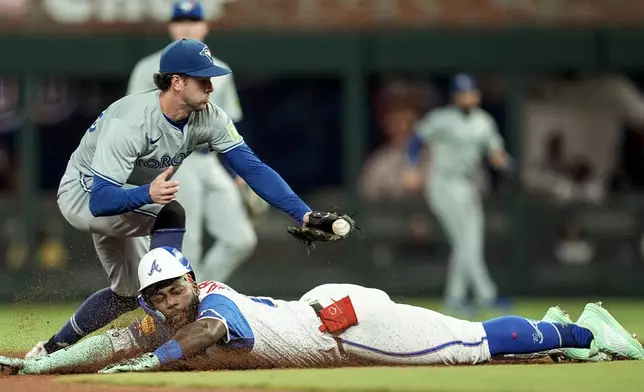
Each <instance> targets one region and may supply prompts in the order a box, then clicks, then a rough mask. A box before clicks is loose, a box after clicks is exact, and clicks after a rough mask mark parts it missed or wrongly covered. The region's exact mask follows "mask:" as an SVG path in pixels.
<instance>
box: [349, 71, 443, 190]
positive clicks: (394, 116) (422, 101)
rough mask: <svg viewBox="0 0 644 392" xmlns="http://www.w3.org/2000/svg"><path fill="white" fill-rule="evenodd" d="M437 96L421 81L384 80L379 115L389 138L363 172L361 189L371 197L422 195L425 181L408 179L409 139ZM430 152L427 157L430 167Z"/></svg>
mask: <svg viewBox="0 0 644 392" xmlns="http://www.w3.org/2000/svg"><path fill="white" fill-rule="evenodd" d="M435 98H436V96H435V94H433V91H432V90H430V87H429V86H427V85H424V84H420V83H413V82H406V81H401V80H395V81H393V82H388V83H385V84H384V87H383V88H382V89H381V90H380V91H379V92H378V94H377V96H376V104H375V111H376V117H377V119H378V123H379V126H380V129H381V131H382V133H383V134H384V136H385V142H384V144H383V145H382V146H380V147H379V148H377V149H376V150H375V151H374V152H373V153H371V154H370V156H369V157H368V158H367V162H366V163H365V165H364V167H363V171H362V175H361V181H360V191H361V193H362V195H363V196H364V197H365V198H366V199H368V200H370V201H382V200H403V199H406V198H408V197H411V196H418V195H420V190H421V189H422V185H423V184H422V183H421V182H420V181H416V182H414V183H406V182H405V180H404V177H403V175H402V174H403V172H404V171H405V168H406V167H407V160H406V154H407V143H408V140H409V136H410V135H411V134H412V131H413V128H414V125H415V123H416V121H417V120H418V119H419V117H420V115H421V114H422V113H424V112H425V111H426V110H427V109H429V106H430V105H431V106H435V104H436V99H435ZM428 158H429V154H425V156H424V157H423V162H424V164H423V168H424V169H426V168H427V163H428ZM423 178H424V177H423Z"/></svg>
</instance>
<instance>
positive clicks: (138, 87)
mask: <svg viewBox="0 0 644 392" xmlns="http://www.w3.org/2000/svg"><path fill="white" fill-rule="evenodd" d="M208 31H209V26H208V22H207V21H206V20H205V15H204V9H203V6H202V4H201V3H200V2H199V1H189V0H184V1H177V2H175V3H174V6H173V10H172V18H171V20H170V21H169V23H168V32H169V33H170V36H171V37H172V40H177V39H181V38H190V39H197V40H199V41H203V40H204V38H205V37H206V35H207V34H208ZM160 59H161V51H158V52H156V53H154V54H151V55H149V56H147V57H145V58H143V59H142V60H141V61H139V62H138V63H137V64H136V66H135V67H134V70H133V71H132V74H131V76H130V80H129V84H128V89H127V93H128V94H133V93H137V92H141V91H145V90H149V89H154V88H155V86H154V81H153V80H152V75H153V74H154V73H155V72H157V71H158V70H159V60H160ZM213 61H214V63H215V64H217V65H219V66H222V67H224V68H228V69H230V67H228V65H227V64H226V63H224V62H223V61H221V60H219V59H217V58H215V57H213ZM212 82H213V88H214V91H213V93H212V94H211V96H210V101H211V102H212V103H213V104H215V105H217V106H219V107H220V108H222V109H223V110H224V111H225V112H226V113H227V114H228V115H229V116H230V118H231V119H232V121H233V122H234V123H237V122H239V121H240V120H241V119H242V111H241V107H240V105H239V97H238V96H237V90H236V88H235V82H234V79H233V76H232V74H228V75H226V76H224V77H221V78H219V79H218V80H215V79H213V81H212ZM182 166H183V170H180V171H179V172H177V173H176V174H175V176H174V178H175V179H176V180H177V181H179V182H180V183H181V190H180V191H179V192H178V193H177V200H178V201H179V203H181V205H182V206H184V209H185V211H186V235H185V237H184V242H183V243H184V248H183V249H184V253H185V254H186V256H187V257H188V259H189V260H192V261H193V263H194V268H195V270H197V271H198V274H199V275H200V276H202V277H204V279H214V280H218V281H222V282H225V281H228V278H229V277H230V275H231V274H232V273H233V271H234V270H235V268H236V267H237V266H238V265H239V264H240V263H242V262H243V261H244V260H246V259H247V258H248V257H249V256H250V255H251V254H252V253H253V251H254V250H255V246H256V244H257V236H256V235H255V231H254V228H253V225H252V223H251V221H250V219H249V216H248V214H247V212H246V210H245V206H244V200H243V199H242V193H240V190H242V189H243V190H244V194H246V195H248V197H254V198H255V199H259V198H258V197H257V196H256V195H255V194H254V193H253V192H252V190H249V189H244V188H247V185H246V184H245V183H244V181H243V180H242V179H241V178H240V177H239V176H237V175H235V174H234V173H233V175H234V177H235V180H233V179H232V177H231V175H230V174H229V172H228V171H227V168H225V167H224V165H223V164H222V163H221V162H220V161H219V159H218V158H217V157H216V156H214V155H213V154H210V153H209V151H208V150H207V149H202V150H198V151H195V153H194V154H192V155H190V156H189V157H188V158H187V159H186V160H185V161H184V162H183V164H182ZM238 187H240V188H242V189H238ZM254 204H255V205H258V206H259V207H260V208H259V210H258V212H263V211H266V210H267V208H268V204H266V203H265V202H263V201H260V200H257V203H254ZM204 227H205V229H206V231H207V232H208V233H209V234H210V235H211V236H212V237H214V238H215V239H216V242H215V244H214V245H213V246H212V247H211V248H210V249H208V250H207V251H206V252H204V251H203V233H204V230H203V228H204Z"/></svg>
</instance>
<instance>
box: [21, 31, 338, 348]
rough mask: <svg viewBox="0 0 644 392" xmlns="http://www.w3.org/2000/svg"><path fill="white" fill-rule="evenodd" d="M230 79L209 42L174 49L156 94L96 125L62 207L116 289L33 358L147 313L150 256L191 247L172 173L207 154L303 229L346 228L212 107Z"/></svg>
mask: <svg viewBox="0 0 644 392" xmlns="http://www.w3.org/2000/svg"><path fill="white" fill-rule="evenodd" d="M229 73H230V70H228V69H226V68H223V67H220V66H218V65H217V64H215V62H214V61H213V60H212V57H211V54H210V49H209V48H208V47H207V46H206V45H205V44H204V43H202V42H200V41H197V40H191V39H181V40H177V41H174V42H173V43H171V44H170V45H168V46H167V47H166V48H165V49H164V51H163V53H162V54H161V60H160V65H159V71H158V72H157V73H155V74H154V75H150V77H153V78H154V82H155V85H156V89H154V90H148V91H145V92H142V93H137V94H133V95H128V96H126V97H124V98H121V99H119V100H118V101H116V102H114V103H112V104H111V105H110V106H109V107H108V108H107V109H106V110H105V111H103V113H101V114H100V115H99V116H98V119H97V120H96V121H95V122H94V123H93V124H92V125H91V126H90V127H89V129H88V130H87V132H86V133H85V135H84V136H83V138H82V139H81V141H80V144H79V146H78V148H77V149H76V150H75V151H74V153H73V154H72V156H71V158H70V160H69V163H68V165H67V169H66V171H65V174H64V175H63V178H62V179H61V182H60V186H59V189H58V194H57V197H58V206H59V208H60V211H61V212H62V214H63V216H64V217H65V219H66V220H67V221H68V222H69V223H70V224H71V225H72V226H74V227H75V228H77V229H79V230H82V231H87V232H90V233H92V238H93V240H94V245H95V248H96V252H97V254H98V257H99V259H100V261H101V264H102V265H103V268H104V269H105V272H106V273H107V275H108V278H109V281H110V284H111V285H110V287H108V288H105V289H102V290H100V291H98V292H96V293H94V294H92V295H91V296H90V297H89V298H88V299H87V300H86V301H85V302H84V303H83V304H82V305H81V306H80V307H79V308H78V310H77V311H76V312H75V313H74V314H73V315H72V317H71V318H70V319H69V321H68V322H67V323H66V324H65V325H64V326H63V327H62V328H61V329H60V330H59V331H58V332H57V333H56V334H55V335H54V336H52V337H51V339H49V341H47V342H40V343H38V344H37V345H36V346H35V347H34V348H33V349H32V350H31V351H30V352H29V353H28V354H27V355H28V356H30V357H33V356H39V355H43V354H47V353H52V352H54V351H57V350H60V349H61V348H63V347H65V346H67V345H70V344H73V343H75V342H77V341H78V340H80V339H81V338H82V337H83V336H85V335H87V334H89V333H91V332H93V331H95V330H97V329H99V328H101V327H102V326H104V325H106V324H108V323H109V322H111V321H113V320H115V319H116V318H117V317H119V316H120V315H122V314H123V313H125V312H127V311H129V310H133V309H135V308H137V307H138V303H137V300H136V297H137V292H138V288H139V280H138V276H137V266H138V263H139V260H140V259H141V257H142V256H143V255H144V254H146V252H147V251H148V250H149V249H154V248H158V247H162V246H173V247H174V248H176V249H181V248H182V244H183V234H184V232H185V212H184V209H183V207H182V206H181V204H180V203H179V202H177V201H176V194H177V192H178V190H179V182H178V181H176V180H174V179H172V175H173V173H174V171H175V170H177V168H178V167H179V166H180V165H181V163H182V162H183V160H184V159H185V158H186V157H188V156H189V155H190V154H192V153H193V152H194V151H195V150H197V149H198V148H202V147H205V146H207V147H208V148H209V149H212V150H214V151H217V152H218V153H220V154H221V155H222V157H223V158H224V159H226V161H227V163H228V164H229V165H230V167H231V168H232V169H233V170H234V171H235V172H236V173H237V174H238V175H240V176H241V177H242V178H243V179H244V181H246V182H247V183H248V184H249V186H250V187H251V188H252V189H253V191H255V192H256V193H257V194H258V195H259V196H260V197H261V198H262V199H264V200H266V201H267V202H268V203H270V204H271V205H273V206H275V207H276V208H279V209H280V210H282V211H284V212H285V213H287V214H289V215H290V216H291V217H292V218H293V219H295V220H296V221H297V222H298V223H299V224H300V225H303V224H305V225H307V226H308V227H311V228H313V229H320V230H324V228H325V227H326V226H332V225H333V224H334V223H335V222H336V221H337V220H336V219H335V218H333V219H334V220H333V222H329V221H328V220H326V221H325V219H324V218H328V217H329V216H335V215H334V214H331V213H321V212H316V211H311V209H310V208H309V207H308V206H307V205H306V204H305V203H304V202H303V201H302V200H301V199H300V198H299V197H298V196H297V195H296V194H295V193H294V192H293V191H292V190H291V188H290V187H289V186H288V184H287V183H286V182H285V181H284V180H283V179H282V178H281V177H280V176H279V174H277V173H276V172H275V171H274V170H273V169H271V168H270V167H268V166H267V165H266V164H265V163H263V162H262V161H260V160H259V158H257V156H256V155H255V154H254V153H253V151H252V150H251V149H250V147H248V145H246V143H245V142H244V139H243V138H242V136H241V135H239V133H238V132H237V129H236V128H235V125H234V124H233V122H232V120H231V119H230V117H229V116H228V115H227V114H226V113H225V112H224V111H223V110H222V109H220V108H219V107H217V106H216V105H213V104H212V103H211V102H210V94H211V93H212V91H213V87H212V81H211V78H213V77H218V76H223V75H227V74H229ZM318 217H320V218H319V219H318ZM339 223H344V224H348V223H347V222H339ZM300 227H301V226H300Z"/></svg>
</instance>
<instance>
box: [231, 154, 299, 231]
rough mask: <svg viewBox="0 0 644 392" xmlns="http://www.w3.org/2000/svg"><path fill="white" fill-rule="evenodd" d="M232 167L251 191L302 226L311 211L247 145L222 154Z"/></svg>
mask: <svg viewBox="0 0 644 392" xmlns="http://www.w3.org/2000/svg"><path fill="white" fill-rule="evenodd" d="M222 155H223V157H224V159H225V160H226V161H227V162H228V164H229V165H230V167H231V168H232V169H233V170H234V171H235V173H237V174H238V175H239V176H240V177H241V178H243V179H244V181H246V183H248V185H249V186H250V187H251V189H252V190H253V191H254V192H255V193H257V195H259V197H261V198H262V199H264V200H266V201H267V202H268V203H269V204H271V205H272V206H274V207H276V208H279V209H280V210H282V211H284V212H285V213H287V214H289V215H290V216H291V217H293V219H295V220H296V221H298V222H299V223H300V224H301V223H303V222H304V220H305V215H306V214H307V213H308V212H310V211H311V209H310V208H309V206H307V205H306V204H305V203H304V201H302V199H300V197H299V196H298V195H296V194H295V192H293V190H292V189H291V187H290V186H289V185H288V184H287V183H286V181H284V179H282V177H281V176H280V175H279V174H277V172H276V171H275V170H273V169H271V168H270V167H269V166H268V165H266V164H265V163H264V162H262V161H261V160H260V159H259V158H258V157H257V155H255V153H254V152H253V151H252V150H251V149H250V147H248V145H246V144H245V143H243V144H241V145H240V146H238V147H236V148H234V149H232V150H230V151H228V152H226V153H224V154H222Z"/></svg>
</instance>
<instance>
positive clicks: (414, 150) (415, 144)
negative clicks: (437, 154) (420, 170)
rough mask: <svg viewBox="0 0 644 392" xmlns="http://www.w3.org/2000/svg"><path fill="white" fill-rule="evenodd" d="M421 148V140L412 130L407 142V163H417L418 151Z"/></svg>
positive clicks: (413, 164)
mask: <svg viewBox="0 0 644 392" xmlns="http://www.w3.org/2000/svg"><path fill="white" fill-rule="evenodd" d="M422 149H423V140H422V139H421V138H420V136H418V134H417V133H416V132H414V133H413V134H412V135H411V136H410V137H409V140H408V142H407V163H408V164H409V165H411V166H416V165H417V164H418V159H419V157H420V151H421V150H422Z"/></svg>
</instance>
